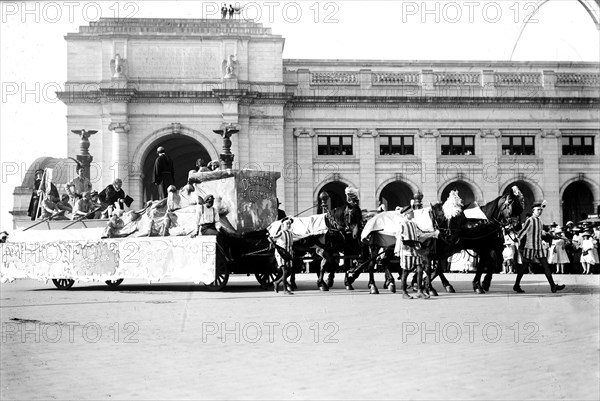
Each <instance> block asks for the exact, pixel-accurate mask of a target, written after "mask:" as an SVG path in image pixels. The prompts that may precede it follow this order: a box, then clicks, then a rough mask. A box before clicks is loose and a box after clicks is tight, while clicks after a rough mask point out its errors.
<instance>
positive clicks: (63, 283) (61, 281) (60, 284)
mask: <svg viewBox="0 0 600 401" xmlns="http://www.w3.org/2000/svg"><path fill="white" fill-rule="evenodd" d="M52 282H53V283H54V285H55V286H56V288H58V289H59V290H68V289H69V288H71V287H73V284H75V280H72V279H70V278H54V279H52Z"/></svg>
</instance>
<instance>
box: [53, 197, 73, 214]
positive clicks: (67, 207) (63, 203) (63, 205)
mask: <svg viewBox="0 0 600 401" xmlns="http://www.w3.org/2000/svg"><path fill="white" fill-rule="evenodd" d="M56 206H57V207H58V208H59V209H60V210H64V212H65V213H73V206H71V204H70V203H69V195H67V194H62V196H61V197H60V202H58V203H57V204H56Z"/></svg>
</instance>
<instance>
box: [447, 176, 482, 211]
mask: <svg viewBox="0 0 600 401" xmlns="http://www.w3.org/2000/svg"><path fill="white" fill-rule="evenodd" d="M455 189H456V190H458V196H460V198H461V199H462V201H463V205H464V206H467V205H469V204H470V203H473V202H474V201H475V195H474V194H473V191H472V190H471V187H469V185H468V184H467V183H465V182H464V181H455V182H453V183H451V184H448V185H447V186H446V188H444V190H443V191H442V199H441V200H442V202H446V199H448V195H450V191H452V190H455Z"/></svg>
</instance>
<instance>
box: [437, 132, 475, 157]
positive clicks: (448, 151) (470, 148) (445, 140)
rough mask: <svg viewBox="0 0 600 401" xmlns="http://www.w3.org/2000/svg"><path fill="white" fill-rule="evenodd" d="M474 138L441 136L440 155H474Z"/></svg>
mask: <svg viewBox="0 0 600 401" xmlns="http://www.w3.org/2000/svg"><path fill="white" fill-rule="evenodd" d="M474 154H475V137H474V136H456V135H452V136H450V135H442V155H466V156H469V155H474Z"/></svg>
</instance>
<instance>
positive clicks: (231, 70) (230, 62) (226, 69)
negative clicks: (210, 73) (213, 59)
mask: <svg viewBox="0 0 600 401" xmlns="http://www.w3.org/2000/svg"><path fill="white" fill-rule="evenodd" d="M236 65H237V61H235V56H234V55H233V54H230V55H229V57H228V58H227V60H223V63H221V67H222V69H223V73H224V74H225V75H224V76H223V78H234V77H235V76H236V75H235V68H236Z"/></svg>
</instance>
